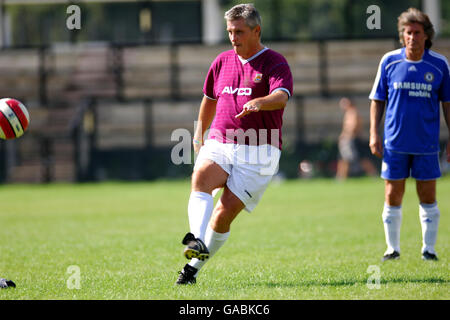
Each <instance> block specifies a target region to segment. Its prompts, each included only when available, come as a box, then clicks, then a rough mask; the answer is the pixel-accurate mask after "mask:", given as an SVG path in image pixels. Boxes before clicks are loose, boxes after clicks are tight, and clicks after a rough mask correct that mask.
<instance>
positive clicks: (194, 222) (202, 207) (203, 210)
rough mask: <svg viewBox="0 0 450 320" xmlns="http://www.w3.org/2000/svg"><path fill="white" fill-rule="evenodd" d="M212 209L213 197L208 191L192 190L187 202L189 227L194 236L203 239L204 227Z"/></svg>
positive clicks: (207, 222)
mask: <svg viewBox="0 0 450 320" xmlns="http://www.w3.org/2000/svg"><path fill="white" fill-rule="evenodd" d="M213 209H214V199H213V197H212V196H211V195H210V194H209V193H205V192H200V191H192V192H191V196H190V197H189V203H188V217H189V227H190V230H191V233H193V234H194V236H195V237H196V238H199V239H201V240H202V241H204V240H205V232H206V228H207V227H208V224H209V219H210V218H211V214H212V212H213Z"/></svg>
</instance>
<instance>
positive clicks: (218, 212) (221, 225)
mask: <svg viewBox="0 0 450 320" xmlns="http://www.w3.org/2000/svg"><path fill="white" fill-rule="evenodd" d="M244 208H245V205H244V204H243V203H242V201H241V200H240V199H239V198H238V197H237V196H236V195H235V194H233V193H232V192H231V191H230V189H229V188H228V187H226V186H225V187H224V191H223V194H222V196H221V197H220V199H219V201H218V203H217V205H216V207H215V209H214V213H213V215H212V218H211V222H210V224H209V226H208V229H207V231H206V236H205V244H206V246H207V247H208V250H209V256H210V257H212V256H213V255H214V254H215V253H216V252H217V251H218V250H219V249H220V248H221V247H222V246H223V245H224V244H225V242H226V240H227V239H228V237H229V235H230V226H231V223H232V222H233V220H234V219H235V218H236V217H237V215H238V214H239V213H240V212H241V211H242V209H244ZM205 263H206V261H201V260H198V259H192V261H191V262H190V263H189V265H190V266H192V267H194V268H196V269H197V270H200V269H201V268H202V267H203V265H204V264H205Z"/></svg>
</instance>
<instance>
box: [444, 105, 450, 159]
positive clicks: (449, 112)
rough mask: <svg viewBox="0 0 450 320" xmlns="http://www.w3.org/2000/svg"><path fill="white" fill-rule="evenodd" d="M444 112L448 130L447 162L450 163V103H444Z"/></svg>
mask: <svg viewBox="0 0 450 320" xmlns="http://www.w3.org/2000/svg"><path fill="white" fill-rule="evenodd" d="M442 111H443V112H444V119H445V122H446V123H447V128H448V141H447V162H450V102H442Z"/></svg>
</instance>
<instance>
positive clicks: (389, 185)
mask: <svg viewBox="0 0 450 320" xmlns="http://www.w3.org/2000/svg"><path fill="white" fill-rule="evenodd" d="M404 193H405V179H401V180H385V203H384V208H383V214H382V218H383V224H384V234H385V238H386V244H387V250H386V252H385V254H384V257H383V260H389V259H396V258H398V254H399V253H400V227H401V224H402V199H403V195H404Z"/></svg>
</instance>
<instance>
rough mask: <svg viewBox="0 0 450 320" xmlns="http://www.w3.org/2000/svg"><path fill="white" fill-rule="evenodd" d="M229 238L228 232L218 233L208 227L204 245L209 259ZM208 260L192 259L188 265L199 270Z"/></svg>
mask: <svg viewBox="0 0 450 320" xmlns="http://www.w3.org/2000/svg"><path fill="white" fill-rule="evenodd" d="M229 236H230V232H229V231H228V232H226V233H218V232H215V231H214V230H213V229H211V227H210V226H208V228H207V230H206V235H205V244H206V246H207V247H208V251H209V259H211V257H212V256H213V255H214V254H215V253H216V252H217V251H218V250H219V249H220V248H221V247H222V246H223V245H224V244H225V242H226V241H227V239H228V237H229ZM209 259H207V260H205V261H201V260H198V259H195V258H194V259H192V260H191V262H189V265H190V266H192V267H194V268H196V269H198V270H200V269H201V267H203V266H204V265H205V263H206V262H207V261H208V260H209Z"/></svg>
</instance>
